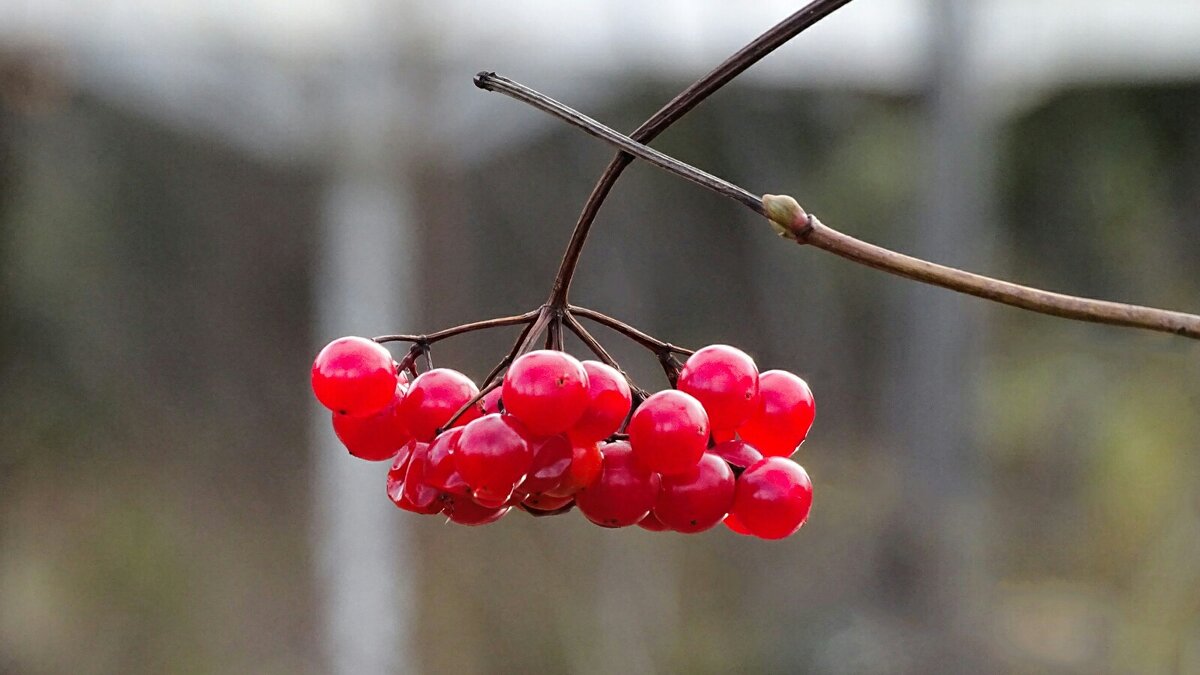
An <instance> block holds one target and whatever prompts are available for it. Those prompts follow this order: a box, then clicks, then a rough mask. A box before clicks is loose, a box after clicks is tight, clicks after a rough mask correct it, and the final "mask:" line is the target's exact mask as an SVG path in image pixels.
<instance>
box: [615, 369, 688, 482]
mask: <svg viewBox="0 0 1200 675" xmlns="http://www.w3.org/2000/svg"><path fill="white" fill-rule="evenodd" d="M629 443H630V444H631V445H632V446H633V451H634V454H635V455H636V457H637V459H638V461H639V462H641V463H642V465H643V466H645V467H646V468H647V469H650V470H651V471H654V472H656V473H661V474H672V473H683V472H685V471H687V470H688V469H690V468H692V467H694V466H696V463H697V462H699V461H700V458H701V457H702V456H703V455H704V449H705V448H706V447H708V415H707V414H706V413H705V412H704V407H703V406H702V405H700V402H699V401H697V400H696V399H695V398H693V397H692V396H691V395H690V394H685V393H683V392H682V391H676V390H674V389H667V390H665V391H660V392H658V393H657V394H654V395H652V396H651V397H650V398H648V399H646V400H645V401H644V402H643V403H642V404H641V405H640V406H638V409H637V411H635V412H634V413H633V418H632V419H631V420H629Z"/></svg>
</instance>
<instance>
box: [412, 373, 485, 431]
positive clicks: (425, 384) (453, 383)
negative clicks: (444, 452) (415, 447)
mask: <svg viewBox="0 0 1200 675" xmlns="http://www.w3.org/2000/svg"><path fill="white" fill-rule="evenodd" d="M478 393H479V389H478V388H477V387H476V386H475V383H474V382H472V381H471V379H470V378H468V377H467V376H466V375H463V374H462V373H460V372H458V371H457V370H450V369H449V368H434V369H433V370H429V371H426V372H424V373H421V374H420V375H419V376H418V377H417V379H415V380H413V383H412V384H411V385H410V386H409V388H408V393H407V394H406V395H405V396H404V402H403V403H401V404H400V415H401V416H402V417H403V418H404V421H405V424H407V425H408V432H409V434H411V435H412V437H413V438H415V439H417V440H419V441H425V442H429V441H432V440H433V437H434V435H435V434H436V433H437V430H438V428H439V427H441V426H443V425H445V424H446V422H448V421H450V418H451V417H453V416H454V413H456V412H458V409H459V408H461V407H463V404H465V403H466V402H467V401H470V400H471V399H472V398H473V397H474V396H475V394H478ZM476 417H477V412H476V411H475V410H471V409H468V410H467V412H465V413H463V415H462V417H459V418H458V421H457V422H456V423H455V426H463V425H465V424H467V423H468V422H470V421H471V420H473V419H475V418H476Z"/></svg>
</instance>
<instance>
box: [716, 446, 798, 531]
mask: <svg viewBox="0 0 1200 675" xmlns="http://www.w3.org/2000/svg"><path fill="white" fill-rule="evenodd" d="M812 498H813V489H812V481H810V480H809V478H808V473H807V472H806V471H805V470H804V467H802V466H800V465H799V464H797V463H795V462H793V461H792V460H790V459H787V458H786V457H765V458H763V459H762V460H760V461H758V462H755V463H754V464H753V465H752V466H750V467H749V468H747V469H746V470H745V471H743V472H742V475H741V476H738V479H737V489H736V491H735V493H734V498H733V511H732V513H733V514H735V515H736V516H737V520H738V521H739V522H740V523H741V525H742V526H744V527H745V529H746V530H747V531H748V532H750V533H751V534H753V535H754V536H756V537H761V538H763V539H782V538H784V537H786V536H788V535H790V534H792V533H793V532H795V531H796V530H798V529H800V526H801V525H803V524H804V522H805V521H806V520H807V519H808V512H809V509H811V508H812Z"/></svg>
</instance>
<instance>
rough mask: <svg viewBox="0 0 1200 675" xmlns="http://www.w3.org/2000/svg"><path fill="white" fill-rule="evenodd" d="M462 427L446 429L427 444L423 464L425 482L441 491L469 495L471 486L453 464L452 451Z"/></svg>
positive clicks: (456, 444) (453, 451)
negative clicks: (424, 463)
mask: <svg viewBox="0 0 1200 675" xmlns="http://www.w3.org/2000/svg"><path fill="white" fill-rule="evenodd" d="M462 430H463V428H462V427H454V428H453V429H447V430H446V431H443V432H442V433H440V434H438V436H437V438H435V439H433V442H432V443H430V444H429V452H428V454H427V464H426V466H425V482H426V483H427V484H428V485H431V486H433V487H435V488H437V489H439V490H441V491H442V492H449V493H451V494H456V495H469V494H470V493H471V486H469V485H467V481H465V480H463V477H462V476H461V475H459V473H458V468H457V466H456V465H455V460H454V453H455V449H456V448H457V446H458V436H459V434H461V433H462Z"/></svg>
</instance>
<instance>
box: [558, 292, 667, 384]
mask: <svg viewBox="0 0 1200 675" xmlns="http://www.w3.org/2000/svg"><path fill="white" fill-rule="evenodd" d="M565 318H566V322H567V328H570V329H571V332H572V333H575V336H576V337H578V338H579V340H580V341H581V342H583V344H584V345H586V346H587V348H588V349H590V350H592V353H593V354H595V355H596V358H598V359H600V360H601V361H602V362H604V363H605V364H606V365H608V366H610V367H612V368H613V369H614V370H616V371H617V372H618V373H620V374H621V377H623V378H625V382H626V383H627V384H628V385H629V389H630V390H631V391H632V394H633V395H634V396H635V397H636V398H637V400H638V402H639V403H640V402H641V401H644V400H646V398H647V397H649V395H650V394H649V393H648V392H647V391H646V390H645V389H642V388H641V387H639V386H638V384H637V383H636V382H634V381H633V378H631V377H629V373H626V372H625V369H624V368H622V367H621V364H619V363H617V360H616V359H614V358H613V357H612V354H609V353H608V350H607V349H605V348H604V345H602V344H600V341H599V340H597V339H596V338H595V337H594V336H593V335H592V334H591V333H589V332H588V330H587V329H586V328H584V327H583V324H581V323H579V319H576V318H575V317H574V316H573V315H572V314H571V313H570V312H568V313H567V315H566V317H565Z"/></svg>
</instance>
